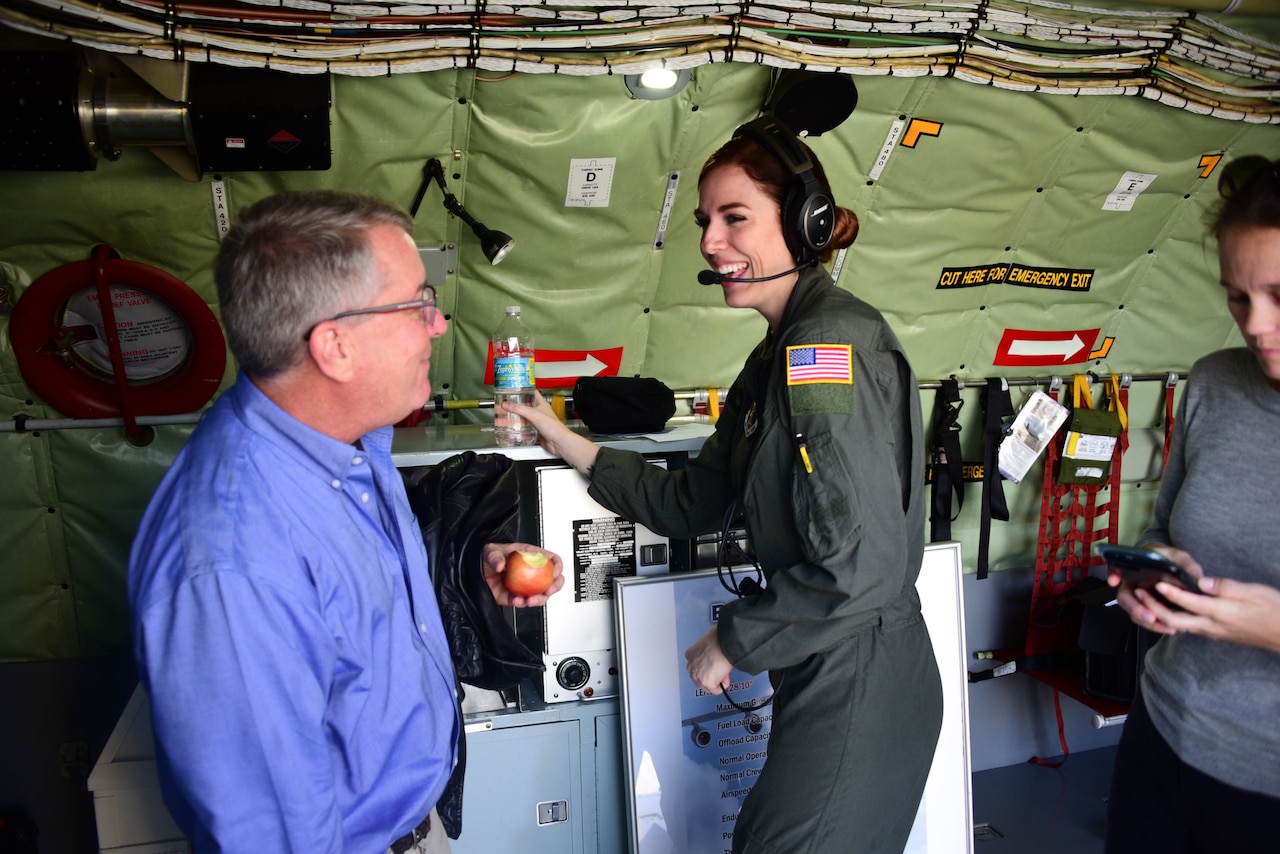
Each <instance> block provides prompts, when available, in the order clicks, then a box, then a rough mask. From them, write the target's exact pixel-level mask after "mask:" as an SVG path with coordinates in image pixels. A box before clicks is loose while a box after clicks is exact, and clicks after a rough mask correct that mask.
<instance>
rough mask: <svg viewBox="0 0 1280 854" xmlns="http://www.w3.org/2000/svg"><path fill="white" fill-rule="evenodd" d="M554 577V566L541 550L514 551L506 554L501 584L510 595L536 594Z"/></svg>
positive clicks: (549, 583)
mask: <svg viewBox="0 0 1280 854" xmlns="http://www.w3.org/2000/svg"><path fill="white" fill-rule="evenodd" d="M554 579H555V566H554V564H553V563H552V562H551V558H549V557H547V556H546V555H544V554H543V553H542V552H526V551H514V552H512V553H511V554H509V555H507V568H506V569H505V570H504V571H503V573H502V584H503V586H504V587H506V588H507V592H509V593H510V594H511V595H512V596H537V595H538V594H539V593H545V592H547V588H548V587H550V586H551V582H552V581H553V580H554Z"/></svg>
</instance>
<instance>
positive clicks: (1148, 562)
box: [1093, 543, 1200, 611]
mask: <svg viewBox="0 0 1280 854" xmlns="http://www.w3.org/2000/svg"><path fill="white" fill-rule="evenodd" d="M1093 553H1094V554H1096V555H1098V556H1099V557H1101V558H1102V559H1103V560H1105V561H1106V562H1107V565H1108V566H1110V567H1111V568H1112V569H1114V570H1116V571H1117V572H1119V573H1120V578H1122V579H1123V580H1124V583H1125V584H1128V585H1129V586H1130V587H1141V588H1143V589H1144V590H1149V591H1151V593H1152V594H1153V595H1154V596H1155V597H1156V598H1157V599H1159V600H1160V601H1161V603H1163V604H1164V605H1166V606H1167V607H1169V608H1173V609H1175V610H1179V611H1180V610H1182V609H1181V608H1178V606H1177V605H1174V604H1173V603H1172V602H1170V601H1169V600H1168V599H1165V598H1164V597H1163V596H1161V595H1160V594H1159V593H1156V591H1155V586H1156V583H1157V582H1160V581H1167V582H1169V583H1170V584H1176V585H1177V586H1179V587H1181V588H1182V589H1183V590H1189V591H1191V592H1192V593H1199V592H1200V587H1199V585H1197V584H1196V579H1195V577H1194V576H1192V575H1191V573H1189V572H1187V571H1186V570H1185V569H1183V568H1182V567H1180V566H1178V565H1177V564H1176V563H1174V562H1173V561H1171V560H1169V559H1168V558H1167V557H1165V556H1164V555H1162V554H1160V553H1159V552H1153V551H1152V550H1151V549H1139V548H1134V547H1132V546H1115V545H1111V544H1110V543H1098V544H1096V545H1095V546H1094V547H1093Z"/></svg>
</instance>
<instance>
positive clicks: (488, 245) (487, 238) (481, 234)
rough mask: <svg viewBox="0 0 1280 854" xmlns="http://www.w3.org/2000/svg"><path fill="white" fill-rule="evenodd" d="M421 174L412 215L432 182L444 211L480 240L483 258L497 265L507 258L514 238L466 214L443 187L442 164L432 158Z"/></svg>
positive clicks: (451, 194)
mask: <svg viewBox="0 0 1280 854" xmlns="http://www.w3.org/2000/svg"><path fill="white" fill-rule="evenodd" d="M423 173H424V174H425V176H426V178H427V182H424V183H423V185H422V188H421V189H420V190H418V198H417V199H415V200H414V203H413V211H412V213H413V215H414V216H417V213H418V206H419V205H420V204H421V203H422V197H423V196H424V195H425V194H426V191H427V183H428V182H430V181H432V180H434V181H435V182H436V183H437V184H439V185H440V191H441V192H442V193H444V207H445V210H447V211H448V212H449V213H451V214H453V215H454V216H456V217H458V218H459V219H460V220H462V221H463V222H465V223H466V224H467V225H469V226H471V230H472V231H474V232H475V234H476V237H478V238H480V249H481V250H482V251H483V252H484V257H486V258H488V259H489V263H490V264H497V263H498V262H499V261H501V260H502V259H503V258H505V257H507V253H508V252H510V251H511V249H512V247H514V246H515V245H516V241H515V238H513V237H512V236H511V235H509V234H506V233H505V232H501V231H494V230H493V229H491V228H486V227H485V226H484V225H483V224H482V223H479V222H477V221H476V219H475V217H473V216H472V215H471V214H469V213H467V211H466V208H464V207H463V206H462V203H461V202H459V201H458V198H457V197H456V196H455V195H454V194H453V193H450V192H449V188H448V186H446V185H445V182H444V166H443V164H441V163H440V161H439V160H437V159H436V158H434V157H433V158H431V159H430V160H428V161H427V165H426V166H425V167H424V168H423Z"/></svg>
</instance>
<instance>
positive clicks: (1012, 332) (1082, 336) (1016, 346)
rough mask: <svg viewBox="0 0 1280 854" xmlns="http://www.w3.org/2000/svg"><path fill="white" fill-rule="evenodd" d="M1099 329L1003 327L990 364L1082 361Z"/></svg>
mask: <svg viewBox="0 0 1280 854" xmlns="http://www.w3.org/2000/svg"><path fill="white" fill-rule="evenodd" d="M1100 331H1101V330H1099V329H1066V330H1057V331H1046V330H1042V329H1006V330H1005V331H1004V337H1002V338H1001V339H1000V346H999V347H997V348H996V357H995V360H994V361H993V362H992V364H995V365H1006V366H1010V367H1013V366H1024V367H1025V366H1037V365H1070V364H1073V363H1076V362H1085V361H1088V359H1089V351H1090V350H1091V349H1092V348H1093V342H1094V341H1096V340H1097V338H1098V333H1099V332H1100Z"/></svg>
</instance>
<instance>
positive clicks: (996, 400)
mask: <svg viewBox="0 0 1280 854" xmlns="http://www.w3.org/2000/svg"><path fill="white" fill-rule="evenodd" d="M982 411H983V413H984V424H985V432H986V435H985V437H984V441H983V446H982V527H981V529H980V531H979V536H978V578H986V577H987V552H988V551H989V549H990V547H991V520H992V519H999V520H1000V521H1001V522H1008V521H1009V506H1008V505H1007V504H1005V501H1004V487H1003V486H1002V485H1001V477H1000V469H999V467H998V465H997V463H998V460H999V451H1000V442H1001V440H1003V439H1004V425H1005V419H1007V418H1010V417H1012V416H1013V399H1012V398H1011V397H1010V396H1009V385H1008V383H1007V382H1006V381H1005V380H1003V379H1000V378H992V379H988V380H987V387H986V388H985V389H983V390H982Z"/></svg>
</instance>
